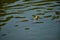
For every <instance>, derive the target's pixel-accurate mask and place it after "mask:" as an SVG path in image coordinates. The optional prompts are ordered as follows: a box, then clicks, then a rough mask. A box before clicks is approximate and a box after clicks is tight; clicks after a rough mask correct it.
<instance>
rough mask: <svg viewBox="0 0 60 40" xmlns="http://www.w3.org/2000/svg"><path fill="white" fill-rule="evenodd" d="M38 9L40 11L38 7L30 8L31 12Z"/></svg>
mask: <svg viewBox="0 0 60 40" xmlns="http://www.w3.org/2000/svg"><path fill="white" fill-rule="evenodd" d="M36 9H40V8H38V7H36V8H30V9H29V10H36Z"/></svg>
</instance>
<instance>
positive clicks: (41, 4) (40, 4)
mask: <svg viewBox="0 0 60 40" xmlns="http://www.w3.org/2000/svg"><path fill="white" fill-rule="evenodd" d="M50 4H52V3H39V4H34V6H43V5H50Z"/></svg>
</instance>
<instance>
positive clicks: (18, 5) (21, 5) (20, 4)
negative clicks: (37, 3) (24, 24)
mask: <svg viewBox="0 0 60 40" xmlns="http://www.w3.org/2000/svg"><path fill="white" fill-rule="evenodd" d="M15 6H24V4H17V5H15Z"/></svg>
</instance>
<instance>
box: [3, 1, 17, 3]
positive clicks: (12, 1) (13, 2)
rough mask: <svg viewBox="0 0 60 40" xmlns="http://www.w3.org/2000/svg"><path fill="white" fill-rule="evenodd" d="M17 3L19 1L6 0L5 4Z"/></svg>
mask: <svg viewBox="0 0 60 40" xmlns="http://www.w3.org/2000/svg"><path fill="white" fill-rule="evenodd" d="M16 1H18V0H4V3H14V2H16Z"/></svg>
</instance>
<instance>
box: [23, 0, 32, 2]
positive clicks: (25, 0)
mask: <svg viewBox="0 0 60 40" xmlns="http://www.w3.org/2000/svg"><path fill="white" fill-rule="evenodd" d="M28 1H31V0H24V1H23V2H28Z"/></svg>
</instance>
